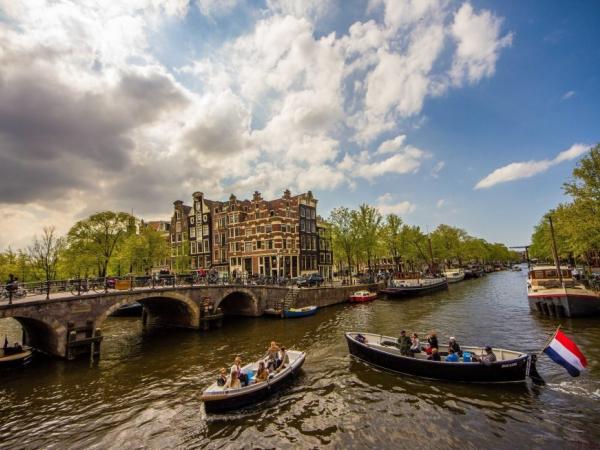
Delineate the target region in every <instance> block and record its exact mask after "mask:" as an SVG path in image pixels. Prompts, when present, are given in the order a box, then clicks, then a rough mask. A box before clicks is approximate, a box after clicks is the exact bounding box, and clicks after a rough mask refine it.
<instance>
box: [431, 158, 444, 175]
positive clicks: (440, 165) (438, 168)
mask: <svg viewBox="0 0 600 450" xmlns="http://www.w3.org/2000/svg"><path fill="white" fill-rule="evenodd" d="M445 165H446V163H445V162H444V161H438V162H437V163H435V166H433V168H432V169H431V173H430V174H431V176H432V177H433V178H437V177H438V176H439V175H440V172H441V171H442V169H443V168H444V166H445Z"/></svg>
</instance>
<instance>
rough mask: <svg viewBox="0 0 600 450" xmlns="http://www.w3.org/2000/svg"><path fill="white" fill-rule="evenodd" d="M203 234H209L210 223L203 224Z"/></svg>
mask: <svg viewBox="0 0 600 450" xmlns="http://www.w3.org/2000/svg"><path fill="white" fill-rule="evenodd" d="M202 236H208V225H203V226H202Z"/></svg>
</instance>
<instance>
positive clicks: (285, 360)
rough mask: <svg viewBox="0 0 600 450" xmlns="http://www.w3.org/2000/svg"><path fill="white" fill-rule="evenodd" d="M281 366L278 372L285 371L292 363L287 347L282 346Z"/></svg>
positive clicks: (280, 352)
mask: <svg viewBox="0 0 600 450" xmlns="http://www.w3.org/2000/svg"><path fill="white" fill-rule="evenodd" d="M278 361H279V366H278V367H277V372H279V371H281V370H283V369H285V368H286V367H287V366H288V364H289V363H290V357H289V356H288V354H287V351H286V349H285V347H284V346H283V345H282V346H281V350H280V351H279V360H278Z"/></svg>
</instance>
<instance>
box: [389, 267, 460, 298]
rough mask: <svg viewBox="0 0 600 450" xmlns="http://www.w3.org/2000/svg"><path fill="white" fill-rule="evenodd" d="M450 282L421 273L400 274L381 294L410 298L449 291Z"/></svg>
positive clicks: (440, 277) (441, 277) (443, 278)
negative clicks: (444, 290)
mask: <svg viewBox="0 0 600 450" xmlns="http://www.w3.org/2000/svg"><path fill="white" fill-rule="evenodd" d="M447 288H448V280H446V278H445V277H443V276H425V277H424V276H423V275H421V274H420V273H419V272H408V273H400V274H397V275H396V278H394V279H392V280H390V281H389V283H388V287H387V288H385V289H381V291H380V292H382V293H384V294H386V295H387V296H388V297H409V296H413V295H419V294H427V293H429V292H433V291H436V290H439V289H447Z"/></svg>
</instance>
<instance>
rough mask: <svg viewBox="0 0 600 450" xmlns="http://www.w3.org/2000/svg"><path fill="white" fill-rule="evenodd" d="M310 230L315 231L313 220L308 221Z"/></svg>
mask: <svg viewBox="0 0 600 450" xmlns="http://www.w3.org/2000/svg"><path fill="white" fill-rule="evenodd" d="M310 231H311V233H314V232H315V231H316V229H315V223H314V222H311V223H310Z"/></svg>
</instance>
